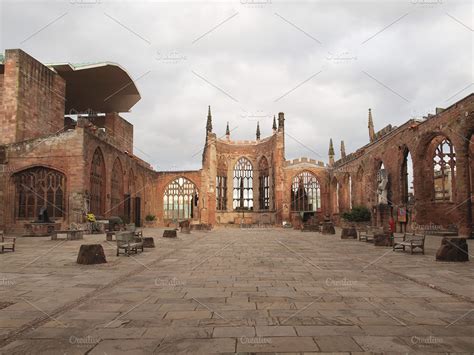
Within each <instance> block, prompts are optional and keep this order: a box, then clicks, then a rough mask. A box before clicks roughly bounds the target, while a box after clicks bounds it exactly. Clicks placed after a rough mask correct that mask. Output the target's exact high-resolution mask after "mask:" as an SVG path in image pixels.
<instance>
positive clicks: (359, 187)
mask: <svg viewBox="0 0 474 355" xmlns="http://www.w3.org/2000/svg"><path fill="white" fill-rule="evenodd" d="M355 180H356V181H355V186H354V195H355V196H354V204H355V205H357V206H362V205H364V199H363V196H364V195H365V191H364V188H363V187H364V169H363V168H362V166H360V167H359V169H357V174H356V179H355Z"/></svg>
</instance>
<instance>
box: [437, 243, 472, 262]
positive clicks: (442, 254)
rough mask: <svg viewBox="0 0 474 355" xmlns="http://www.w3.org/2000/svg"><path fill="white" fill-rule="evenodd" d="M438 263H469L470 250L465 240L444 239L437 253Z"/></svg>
mask: <svg viewBox="0 0 474 355" xmlns="http://www.w3.org/2000/svg"><path fill="white" fill-rule="evenodd" d="M436 260H438V261H469V250H468V245H467V241H466V239H464V238H443V240H442V241H441V246H440V247H439V249H438V251H437V252H436Z"/></svg>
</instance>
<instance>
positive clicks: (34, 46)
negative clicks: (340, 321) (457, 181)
mask: <svg viewBox="0 0 474 355" xmlns="http://www.w3.org/2000/svg"><path fill="white" fill-rule="evenodd" d="M472 29H473V8H472V4H471V2H470V1H464V2H458V1H447V0H426V1H423V0H406V1H405V0H404V1H393V2H386V1H373V2H369V1H366V2H359V1H277V0H272V1H265V0H254V1H252V0H242V1H228V2H227V1H220V2H211V1H199V2H192V1H186V2H180V1H169V2H153V1H146V2H140V1H133V2H132V1H106V0H70V1H50V2H45V1H34V2H31V1H30V2H26V1H8V0H3V1H2V7H1V38H0V47H1V49H2V50H4V49H6V48H21V49H23V50H25V51H26V52H28V53H29V54H31V55H32V56H33V57H35V58H36V59H38V60H40V61H41V62H44V63H50V62H66V61H69V62H71V63H84V62H103V61H110V62H116V63H119V64H121V65H122V66H123V67H124V68H126V69H127V71H128V72H129V73H130V75H131V76H132V78H134V79H135V80H136V85H137V87H138V89H139V90H140V93H141V96H142V99H141V101H140V102H139V103H138V104H137V105H135V106H134V107H133V109H132V111H131V112H130V113H126V114H124V117H126V119H127V120H129V121H130V122H132V123H133V124H134V126H135V153H136V154H137V155H138V156H140V157H141V158H143V159H145V160H147V161H148V162H150V163H151V164H153V166H154V167H155V168H156V169H158V170H168V169H172V170H177V169H197V168H199V167H200V164H201V154H200V150H201V149H202V146H203V143H204V133H205V125H206V115H207V106H208V105H211V107H212V114H213V124H214V131H215V132H216V133H217V134H218V135H223V134H224V132H225V125H226V122H227V121H229V123H230V126H231V129H233V131H232V137H233V139H254V138H255V127H256V121H257V120H258V121H260V126H261V131H262V136H266V135H269V134H271V123H272V117H273V115H274V114H278V112H285V116H286V131H287V133H288V135H287V138H286V157H287V159H293V158H297V157H300V156H306V157H310V158H314V159H318V160H324V161H327V151H328V142H329V138H330V137H332V138H333V139H334V142H335V143H336V144H335V145H336V147H335V148H336V151H337V154H338V153H339V152H338V151H339V141H340V140H341V139H343V140H344V141H345V143H346V150H347V152H348V153H349V152H351V151H354V150H356V149H357V148H358V147H360V146H362V145H364V144H366V143H367V141H368V133H367V109H368V108H369V107H371V108H372V111H373V115H374V121H375V126H376V127H375V128H376V130H379V129H381V128H383V127H384V126H386V125H387V124H393V125H400V124H402V123H404V122H405V121H406V120H408V119H409V118H412V117H421V116H423V115H426V114H427V113H430V112H431V113H432V112H434V108H435V107H436V106H438V107H446V106H449V105H450V104H452V103H454V102H455V101H457V100H459V99H461V98H462V97H464V96H466V95H468V94H469V93H470V92H472V91H474V86H473V85H472V83H473V62H474V61H473V47H472V46H473V31H472Z"/></svg>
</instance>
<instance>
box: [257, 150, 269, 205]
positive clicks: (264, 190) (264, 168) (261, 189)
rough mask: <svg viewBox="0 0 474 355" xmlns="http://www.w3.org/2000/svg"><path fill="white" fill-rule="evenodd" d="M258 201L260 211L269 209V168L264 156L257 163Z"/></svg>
mask: <svg viewBox="0 0 474 355" xmlns="http://www.w3.org/2000/svg"><path fill="white" fill-rule="evenodd" d="M258 199H259V208H260V209H261V210H268V209H270V166H269V164H268V160H267V158H266V157H265V156H262V157H261V158H260V161H259V163H258Z"/></svg>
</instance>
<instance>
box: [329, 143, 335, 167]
mask: <svg viewBox="0 0 474 355" xmlns="http://www.w3.org/2000/svg"><path fill="white" fill-rule="evenodd" d="M328 153H329V154H328V155H329V165H334V145H333V144H332V138H330V139H329V152H328Z"/></svg>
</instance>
